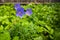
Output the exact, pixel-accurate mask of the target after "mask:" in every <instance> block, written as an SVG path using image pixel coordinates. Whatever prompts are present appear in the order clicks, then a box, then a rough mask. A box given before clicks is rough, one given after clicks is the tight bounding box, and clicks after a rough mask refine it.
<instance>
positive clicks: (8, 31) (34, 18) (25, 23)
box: [0, 3, 60, 40]
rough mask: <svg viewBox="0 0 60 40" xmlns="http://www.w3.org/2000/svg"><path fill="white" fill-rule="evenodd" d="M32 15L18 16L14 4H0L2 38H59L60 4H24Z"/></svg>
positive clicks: (43, 39) (0, 37) (0, 38)
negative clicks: (30, 10) (30, 9)
mask: <svg viewBox="0 0 60 40" xmlns="http://www.w3.org/2000/svg"><path fill="white" fill-rule="evenodd" d="M22 7H23V8H24V9H25V10H26V9H27V8H32V11H33V14H32V15H31V16H27V15H24V17H23V18H22V19H21V18H20V17H17V16H16V10H15V9H14V5H13V4H4V5H1V6H0V40H59V36H60V31H59V29H60V27H59V26H60V14H59V13H60V12H59V11H60V4H59V3H55V4H37V5H36V4H28V5H22Z"/></svg>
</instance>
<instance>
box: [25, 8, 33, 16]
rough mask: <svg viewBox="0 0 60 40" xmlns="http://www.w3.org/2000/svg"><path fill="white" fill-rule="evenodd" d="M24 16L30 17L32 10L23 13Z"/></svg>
mask: <svg viewBox="0 0 60 40" xmlns="http://www.w3.org/2000/svg"><path fill="white" fill-rule="evenodd" d="M25 14H26V15H28V16H30V15H31V14H32V9H30V8H29V9H27V10H26V12H25Z"/></svg>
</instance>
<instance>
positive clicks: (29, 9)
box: [14, 4, 32, 18]
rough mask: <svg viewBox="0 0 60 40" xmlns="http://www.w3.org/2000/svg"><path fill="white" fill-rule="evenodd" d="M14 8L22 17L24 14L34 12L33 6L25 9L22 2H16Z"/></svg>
mask: <svg viewBox="0 0 60 40" xmlns="http://www.w3.org/2000/svg"><path fill="white" fill-rule="evenodd" d="M14 8H15V10H16V16H19V17H20V18H22V17H23V15H24V14H26V15H28V16H30V15H31V14H32V9H31V8H28V9H27V10H26V11H24V8H22V7H21V6H20V4H15V6H14Z"/></svg>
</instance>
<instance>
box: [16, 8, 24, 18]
mask: <svg viewBox="0 0 60 40" xmlns="http://www.w3.org/2000/svg"><path fill="white" fill-rule="evenodd" d="M24 14H25V12H24V8H22V7H21V8H18V9H17V11H16V16H20V18H22V17H23V15H24Z"/></svg>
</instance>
